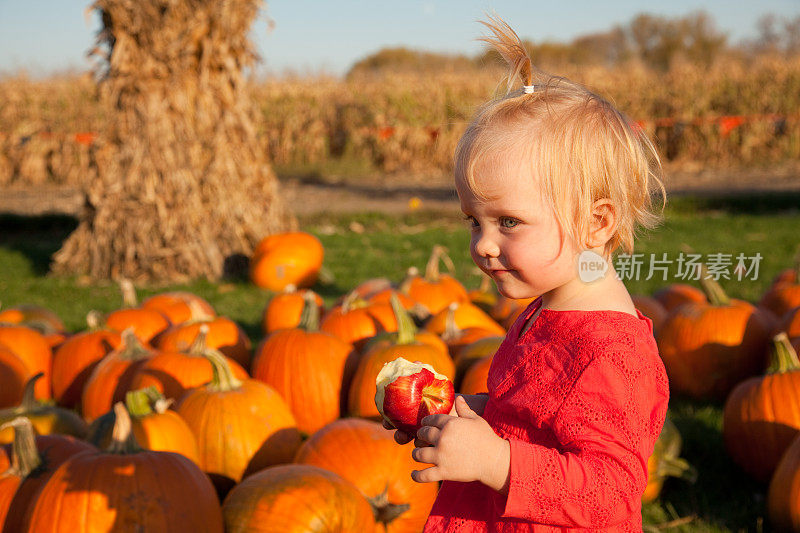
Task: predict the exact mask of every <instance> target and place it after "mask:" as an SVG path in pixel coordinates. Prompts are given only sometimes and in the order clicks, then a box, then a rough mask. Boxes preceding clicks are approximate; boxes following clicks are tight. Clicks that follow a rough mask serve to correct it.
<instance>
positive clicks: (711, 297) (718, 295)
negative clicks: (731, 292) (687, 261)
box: [700, 263, 731, 307]
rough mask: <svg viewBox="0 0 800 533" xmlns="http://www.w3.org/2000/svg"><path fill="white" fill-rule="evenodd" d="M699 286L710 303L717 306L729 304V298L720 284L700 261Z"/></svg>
mask: <svg viewBox="0 0 800 533" xmlns="http://www.w3.org/2000/svg"><path fill="white" fill-rule="evenodd" d="M700 286H701V287H702V288H703V292H705V293H706V298H708V301H709V302H711V305H713V306H717V307H724V306H726V305H730V303H731V299H730V298H729V297H728V295H727V294H725V290H723V288H722V285H720V284H719V283H717V280H715V279H714V278H712V277H711V275H710V274H709V273H708V268H707V267H706V265H704V264H703V263H700Z"/></svg>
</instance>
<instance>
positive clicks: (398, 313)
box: [389, 292, 417, 344]
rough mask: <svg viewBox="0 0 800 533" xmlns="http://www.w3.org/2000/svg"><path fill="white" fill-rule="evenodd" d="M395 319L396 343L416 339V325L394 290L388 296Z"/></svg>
mask: <svg viewBox="0 0 800 533" xmlns="http://www.w3.org/2000/svg"><path fill="white" fill-rule="evenodd" d="M389 302H390V303H391V305H392V311H393V312H394V316H395V319H397V344H413V343H414V342H415V341H416V338H417V337H416V335H417V326H416V325H415V324H414V320H413V319H412V318H411V315H409V314H408V312H407V311H406V309H405V307H403V304H401V303H400V298H399V297H398V296H397V293H396V292H392V295H391V296H390V297H389Z"/></svg>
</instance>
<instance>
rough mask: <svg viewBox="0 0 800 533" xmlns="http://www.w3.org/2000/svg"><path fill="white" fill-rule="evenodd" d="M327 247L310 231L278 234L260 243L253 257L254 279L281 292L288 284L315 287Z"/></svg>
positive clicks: (265, 286)
mask: <svg viewBox="0 0 800 533" xmlns="http://www.w3.org/2000/svg"><path fill="white" fill-rule="evenodd" d="M323 258H324V250H323V248H322V243H321V242H319V239H317V238H316V237H315V236H313V235H311V234H310V233H305V232H302V231H294V232H288V233H276V234H274V235H270V236H269V237H265V238H264V239H262V240H261V242H259V243H258V245H257V246H256V248H255V250H254V251H253V256H252V258H251V260H250V279H251V280H252V281H253V283H255V284H256V285H257V286H259V287H261V288H264V289H269V290H271V291H280V290H283V289H285V288H286V286H287V285H294V286H296V287H301V288H305V287H311V286H312V285H313V284H314V283H316V281H317V277H319V272H320V269H321V268H322V260H323Z"/></svg>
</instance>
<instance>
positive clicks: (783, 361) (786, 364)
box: [767, 331, 800, 374]
mask: <svg viewBox="0 0 800 533" xmlns="http://www.w3.org/2000/svg"><path fill="white" fill-rule="evenodd" d="M798 368H800V360H798V358H797V352H795V350H794V348H793V347H792V343H791V342H789V336H788V335H787V334H786V332H785V331H781V332H780V333H778V334H777V335H775V336H774V337H772V352H771V354H770V365H769V368H768V369H767V373H769V374H783V373H784V372H789V371H791V370H797V369H798Z"/></svg>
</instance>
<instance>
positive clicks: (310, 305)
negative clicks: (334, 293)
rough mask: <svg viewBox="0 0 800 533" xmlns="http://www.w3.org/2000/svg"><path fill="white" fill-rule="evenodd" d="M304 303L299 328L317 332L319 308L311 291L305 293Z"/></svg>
mask: <svg viewBox="0 0 800 533" xmlns="http://www.w3.org/2000/svg"><path fill="white" fill-rule="evenodd" d="M303 302H304V303H303V312H302V313H301V314H300V324H299V326H298V327H299V328H301V329H304V330H306V331H317V330H318V329H319V307H318V306H317V302H316V298H314V293H313V292H311V291H306V292H305V293H303Z"/></svg>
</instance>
